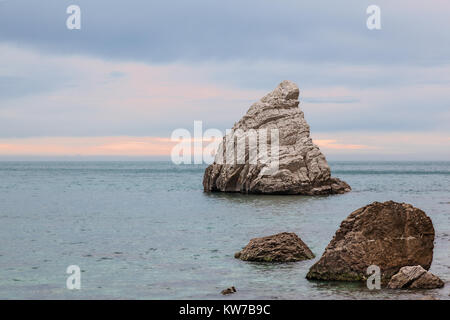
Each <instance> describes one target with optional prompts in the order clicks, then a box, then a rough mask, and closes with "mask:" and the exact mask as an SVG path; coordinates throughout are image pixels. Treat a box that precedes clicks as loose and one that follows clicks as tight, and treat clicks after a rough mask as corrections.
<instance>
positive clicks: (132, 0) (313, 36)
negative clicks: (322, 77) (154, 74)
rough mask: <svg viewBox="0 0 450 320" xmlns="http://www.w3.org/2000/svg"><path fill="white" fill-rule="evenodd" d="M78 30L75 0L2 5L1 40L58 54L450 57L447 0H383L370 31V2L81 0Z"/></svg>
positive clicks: (159, 58) (420, 60) (369, 59)
mask: <svg viewBox="0 0 450 320" xmlns="http://www.w3.org/2000/svg"><path fill="white" fill-rule="evenodd" d="M75 2H76V4H78V5H80V7H81V9H82V30H80V31H73V32H70V31H68V30H67V29H66V27H65V20H66V18H67V14H66V13H65V10H66V8H67V6H68V5H70V4H73V3H74V1H66V0H59V1H54V0H40V1H24V0H15V1H6V2H2V3H0V41H10V42H14V43H16V44H20V45H22V44H23V45H33V46H36V47H38V48H40V49H45V50H48V51H50V52H52V53H70V54H73V53H82V54H95V55H100V56H103V57H107V58H117V59H132V60H136V59H138V60H142V61H147V62H159V63H163V62H164V63H165V62H172V61H178V60H183V61H203V60H233V59H244V60H245V59H249V60H257V59H266V60H267V59H283V60H292V61H299V60H300V61H305V62H308V61H316V62H317V61H320V62H336V63H356V64H366V63H372V64H373V63H386V64H391V63H397V64H398V63H413V64H440V63H446V62H449V57H450V41H449V40H450V38H449V37H450V36H449V33H448V32H445V30H449V26H450V22H449V20H448V19H447V17H448V15H449V14H450V12H449V6H448V5H445V6H444V5H442V3H443V2H442V1H440V0H438V1H436V6H435V7H433V2H432V3H430V4H429V5H424V4H421V3H422V2H421V1H406V0H403V1H395V2H394V1H387V0H379V1H377V4H378V5H380V6H381V8H382V27H383V29H382V30H381V31H378V32H373V31H369V30H367V28H366V26H365V21H366V17H367V16H366V13H365V9H366V8H367V6H368V5H369V4H372V1H361V0H343V1H339V2H337V1H324V0H318V1H297V0H280V1H272V0H270V1H269V0H246V1H236V0H230V1H211V0H191V1H185V0H177V1H175V0H170V1H141V0H128V1H110V0H95V1H91V0H78V1H75Z"/></svg>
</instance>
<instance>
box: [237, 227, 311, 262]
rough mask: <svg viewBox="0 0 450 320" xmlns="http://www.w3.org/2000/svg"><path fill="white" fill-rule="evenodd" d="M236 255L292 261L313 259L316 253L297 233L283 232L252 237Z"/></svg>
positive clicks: (238, 256)
mask: <svg viewBox="0 0 450 320" xmlns="http://www.w3.org/2000/svg"><path fill="white" fill-rule="evenodd" d="M234 257H235V258H238V259H241V260H244V261H259V262H292V261H301V260H306V259H312V258H314V254H313V253H312V252H311V250H310V249H309V248H308V246H307V245H306V244H305V243H304V242H303V241H302V239H300V238H299V237H298V236H297V235H296V234H295V233H288V232H283V233H278V234H275V235H272V236H268V237H263V238H254V239H251V240H250V242H249V243H248V244H247V246H246V247H245V248H244V249H242V251H240V252H237V253H236V254H235V255H234Z"/></svg>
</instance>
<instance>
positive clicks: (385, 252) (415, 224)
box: [306, 201, 434, 281]
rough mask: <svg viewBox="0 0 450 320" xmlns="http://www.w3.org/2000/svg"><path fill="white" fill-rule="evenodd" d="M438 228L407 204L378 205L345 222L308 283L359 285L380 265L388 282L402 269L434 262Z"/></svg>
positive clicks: (391, 202)
mask: <svg viewBox="0 0 450 320" xmlns="http://www.w3.org/2000/svg"><path fill="white" fill-rule="evenodd" d="M433 242H434V228H433V224H432V222H431V219H430V218H429V217H428V216H427V215H426V214H425V213H424V212H423V211H422V210H420V209H417V208H415V207H413V206H412V205H410V204H406V203H397V202H393V201H388V202H384V203H379V202H374V203H372V204H370V205H367V206H365V207H363V208H360V209H358V210H356V211H354V212H352V213H351V214H350V215H349V216H348V217H347V218H346V219H345V220H344V221H342V223H341V226H340V228H339V230H338V231H337V232H336V234H335V236H334V238H333V239H332V240H331V242H330V243H329V244H328V246H327V248H326V249H325V252H324V253H323V255H322V257H321V258H320V260H319V261H318V262H316V263H315V264H314V265H313V266H312V267H311V268H310V270H309V273H308V274H307V276H306V277H307V278H308V279H318V280H343V281H358V280H365V279H367V277H368V275H367V274H366V272H367V267H369V266H370V265H376V266H378V267H380V269H381V278H382V280H383V281H386V280H388V279H390V278H391V277H392V275H394V274H396V273H397V272H398V271H399V270H400V268H401V267H404V266H411V265H420V266H422V267H423V268H425V269H426V270H428V269H429V268H430V265H431V262H432V260H433V247H434V244H433Z"/></svg>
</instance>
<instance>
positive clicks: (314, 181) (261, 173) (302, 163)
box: [203, 81, 351, 195]
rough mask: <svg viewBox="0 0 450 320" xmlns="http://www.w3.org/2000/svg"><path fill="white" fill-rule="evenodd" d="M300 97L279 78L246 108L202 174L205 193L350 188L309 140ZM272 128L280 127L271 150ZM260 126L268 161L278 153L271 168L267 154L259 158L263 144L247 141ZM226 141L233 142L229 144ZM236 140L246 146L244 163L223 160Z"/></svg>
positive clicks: (322, 191)
mask: <svg viewBox="0 0 450 320" xmlns="http://www.w3.org/2000/svg"><path fill="white" fill-rule="evenodd" d="M298 96H299V89H298V87H297V85H296V84H295V83H293V82H290V81H283V82H281V83H280V84H279V85H278V87H277V88H276V89H275V90H274V91H273V92H271V93H269V94H267V95H266V96H264V97H263V98H262V99H261V100H260V101H258V102H256V103H254V104H253V105H252V106H251V107H250V109H249V110H248V111H247V113H246V114H245V115H244V117H242V119H241V120H239V122H237V123H236V124H235V125H234V126H233V128H232V131H231V133H229V134H228V135H227V136H226V137H224V140H223V141H222V143H221V144H220V146H219V148H218V150H217V153H216V157H215V161H214V163H213V164H212V165H210V166H209V167H208V168H207V169H206V171H205V174H204V177H203V187H204V190H205V191H207V192H214V191H223V192H241V193H265V194H304V195H321V194H336V193H344V192H348V191H350V190H351V188H350V186H349V185H348V184H347V183H345V182H343V181H341V180H339V179H337V178H332V177H331V172H330V167H329V166H328V164H327V161H326V159H325V156H324V155H323V154H322V153H321V152H320V150H319V148H318V147H317V146H316V145H315V144H314V143H313V142H312V139H311V137H310V132H309V125H308V124H307V123H306V121H305V119H304V114H303V112H302V111H301V110H300V108H299V107H298V105H299V101H298ZM274 129H275V131H276V130H278V131H277V132H278V136H279V138H278V141H279V149H278V150H279V151H278V152H277V153H275V152H274V153H273V154H272V143H273V141H272V140H271V139H269V138H271V137H272V132H275V131H274ZM263 130H266V132H267V137H269V138H265V137H263V138H261V137H260V136H259V138H258V139H259V140H258V141H259V142H258V143H260V142H261V141H262V140H266V141H267V149H268V152H267V153H266V154H267V155H269V153H270V157H271V159H272V157H273V158H275V156H274V155H275V154H277V155H276V158H277V159H278V163H277V168H276V169H275V170H268V168H269V166H270V165H271V164H273V162H271V161H266V163H264V161H263V160H264V159H267V158H264V156H261V151H263V149H262V147H260V145H259V144H258V145H257V146H253V147H252V146H250V143H249V141H251V134H252V133H254V131H258V132H261V131H263ZM227 138H228V140H227ZM227 141H231V142H230V143H231V145H230V144H229V143H227ZM239 141H240V142H241V143H244V145H246V148H245V151H243V153H245V158H244V157H242V158H241V159H243V160H244V161H238V159H237V157H235V158H233V159H234V161H226V159H227V156H228V155H229V154H231V153H233V155H234V151H232V150H235V149H237V148H238V146H239ZM233 148H234V149H233ZM255 149H256V150H255ZM252 152H256V153H257V154H258V155H257V156H255V153H252ZM227 153H228V155H227ZM250 159H253V160H255V159H257V160H258V161H252V160H250ZM269 163H270V164H269ZM268 172H270V173H268Z"/></svg>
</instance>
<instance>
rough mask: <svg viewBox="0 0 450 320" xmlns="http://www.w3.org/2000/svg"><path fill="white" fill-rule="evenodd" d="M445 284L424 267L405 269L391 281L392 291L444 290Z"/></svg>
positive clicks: (389, 285)
mask: <svg viewBox="0 0 450 320" xmlns="http://www.w3.org/2000/svg"><path fill="white" fill-rule="evenodd" d="M443 286H444V282H443V281H442V280H441V279H439V278H438V277H437V276H435V275H434V274H432V273H431V272H429V271H427V270H425V269H424V268H422V266H408V267H403V268H401V269H400V271H399V272H398V273H397V274H396V275H394V276H393V277H392V278H391V280H390V281H389V284H388V288H390V289H435V288H442V287H443Z"/></svg>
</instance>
